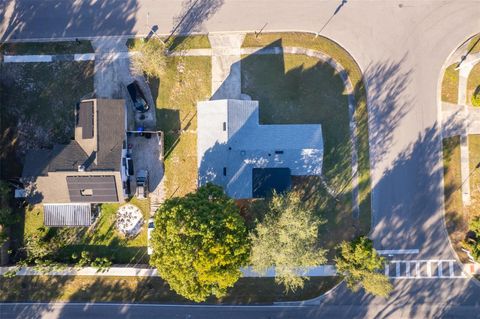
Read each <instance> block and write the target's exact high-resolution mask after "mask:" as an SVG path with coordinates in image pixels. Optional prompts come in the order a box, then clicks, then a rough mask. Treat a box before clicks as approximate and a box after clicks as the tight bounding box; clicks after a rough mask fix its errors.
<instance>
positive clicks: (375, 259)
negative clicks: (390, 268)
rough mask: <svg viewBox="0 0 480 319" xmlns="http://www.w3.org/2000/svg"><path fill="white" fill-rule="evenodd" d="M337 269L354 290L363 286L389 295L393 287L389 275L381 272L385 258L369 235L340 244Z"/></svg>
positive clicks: (377, 293)
mask: <svg viewBox="0 0 480 319" xmlns="http://www.w3.org/2000/svg"><path fill="white" fill-rule="evenodd" d="M335 261H336V267H337V271H338V272H339V273H340V274H342V275H343V277H344V278H345V281H346V283H347V286H348V287H349V288H350V289H352V290H353V291H358V290H359V289H360V288H361V287H363V288H364V289H365V291H366V292H368V293H371V294H374V295H377V296H382V297H388V296H389V295H390V292H391V291H392V289H393V287H392V284H391V283H390V281H389V280H388V278H387V276H385V275H384V274H382V273H380V272H379V271H381V270H383V268H384V264H385V258H383V257H381V256H380V255H378V253H377V251H376V250H375V248H373V243H372V241H371V240H370V239H368V238H367V237H364V236H362V237H359V238H357V239H356V240H353V241H351V242H345V241H344V242H342V243H341V244H340V255H339V256H337V257H336V258H335Z"/></svg>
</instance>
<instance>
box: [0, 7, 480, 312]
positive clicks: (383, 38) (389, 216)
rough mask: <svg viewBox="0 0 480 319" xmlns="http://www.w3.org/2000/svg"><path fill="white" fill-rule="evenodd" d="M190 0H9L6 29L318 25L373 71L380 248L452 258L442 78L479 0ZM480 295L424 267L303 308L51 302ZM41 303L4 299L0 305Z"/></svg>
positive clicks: (404, 303) (471, 305)
mask: <svg viewBox="0 0 480 319" xmlns="http://www.w3.org/2000/svg"><path fill="white" fill-rule="evenodd" d="M186 3H187V2H182V1H176V0H168V1H167V0H158V1H154V0H141V1H140V0H137V1H134V0H126V1H120V0H114V1H75V2H70V1H53V0H46V1H33V0H28V1H10V2H9V1H6V2H3V3H1V4H0V35H1V38H2V39H4V40H5V39H10V40H15V39H38V38H75V37H96V36H118V35H130V34H146V33H147V32H148V29H149V28H148V27H147V26H153V25H156V26H157V27H158V32H159V33H165V34H167V33H169V32H171V31H172V30H175V31H176V32H181V33H190V32H222V31H224V32H227V31H250V30H259V29H261V28H262V27H263V26H265V31H276V30H303V31H311V32H317V31H320V30H321V31H322V32H321V34H322V35H325V36H327V37H329V38H331V39H333V40H335V41H337V42H338V43H340V44H341V45H342V46H343V47H344V48H345V49H347V50H348V51H349V52H350V53H351V54H352V56H353V57H354V58H355V59H356V61H357V62H358V63H359V65H360V67H361V69H362V70H363V72H364V78H365V82H366V84H367V91H368V103H369V129H370V136H369V140H370V161H371V176H372V208H373V220H372V224H373V225H372V233H371V237H372V238H373V239H374V241H375V246H376V248H378V249H393V250H396V249H418V250H419V253H418V254H416V255H414V256H398V257H399V258H403V259H409V258H410V259H454V258H455V254H454V252H453V250H452V249H451V247H450V244H449V241H448V236H447V233H446V230H445V225H444V219H443V214H444V206H443V166H442V144H441V135H440V127H439V123H440V122H439V116H440V114H439V111H438V108H439V93H438V90H439V86H440V79H439V78H440V74H441V72H442V67H443V64H444V62H445V61H446V59H447V58H448V56H449V55H450V54H451V53H452V51H453V50H454V49H455V48H456V47H457V46H458V45H460V44H461V43H463V42H464V41H465V40H466V39H468V38H469V37H470V36H472V35H473V34H475V33H478V32H480V18H479V17H480V1H464V0H455V1H413V0H412V1H387V0H385V1H364V0H357V1H355V0H350V1H348V2H347V3H345V4H344V5H343V6H341V7H340V3H341V1H309V0H297V1H287V0H225V1H222V0H198V1H197V2H195V6H194V7H193V9H190V6H189V5H186ZM189 3H191V2H189ZM335 12H336V14H334V13H335ZM2 34H3V35H2ZM478 296H480V288H479V286H478V285H477V283H475V282H473V281H472V280H470V279H428V280H426V279H421V280H396V281H395V291H394V293H393V295H392V297H391V298H390V299H388V300H384V299H381V298H373V297H371V296H365V295H363V294H362V293H357V294H352V293H349V292H348V291H346V289H345V287H343V286H340V287H338V288H337V289H335V290H334V291H332V292H331V293H329V294H328V295H326V296H324V297H322V298H319V299H318V300H315V301H312V303H311V304H312V306H308V307H303V308H290V307H288V308H287V307H258V308H252V307H250V308H231V307H214V308H197V307H195V308H190V307H189V308H184V307H181V306H171V307H158V306H135V305H124V306H116V305H111V306H89V307H85V306H82V307H79V306H70V305H69V306H65V307H64V306H63V305H60V306H54V307H53V310H54V311H60V312H58V313H57V314H62V316H63V314H67V316H66V317H69V318H70V317H71V318H81V317H82V316H84V317H89V318H95V316H97V317H101V314H102V313H104V314H105V313H107V314H115V316H124V317H128V318H134V317H136V316H137V315H138V314H143V315H142V316H141V317H142V318H149V316H155V318H163V317H165V318H167V317H168V318H172V317H173V318H207V317H210V318H211V317H213V316H215V317H218V318H307V317H321V316H322V317H326V318H328V317H335V318H337V317H338V318H340V317H358V318H363V317H379V318H383V317H389V318H391V317H398V318H405V317H417V318H427V317H449V316H450V317H457V316H458V317H466V316H467V315H468V314H471V315H473V316H474V317H475V316H479V315H478V314H479V313H480V312H479V311H480V303H479V301H478V299H479V298H478ZM44 308H45V307H44V306H42V305H33V306H30V305H24V306H19V305H13V306H12V305H2V306H0V317H1V318H2V319H3V318H4V317H3V316H1V315H2V314H3V315H4V316H12V317H15V316H19V317H21V315H20V314H21V312H22V311H32V309H44ZM59 308H61V310H58V309H59ZM105 309H107V310H105ZM93 310H95V312H93ZM193 310H194V311H193ZM2 312H3V313H2ZM7 312H8V313H7ZM7 318H8V317H7Z"/></svg>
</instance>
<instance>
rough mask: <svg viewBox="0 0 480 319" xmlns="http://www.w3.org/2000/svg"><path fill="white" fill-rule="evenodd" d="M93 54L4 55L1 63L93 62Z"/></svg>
mask: <svg viewBox="0 0 480 319" xmlns="http://www.w3.org/2000/svg"><path fill="white" fill-rule="evenodd" d="M94 60H95V54H94V53H80V54H56V55H4V56H3V63H41V62H47V63H48V62H59V61H62V62H63V61H94Z"/></svg>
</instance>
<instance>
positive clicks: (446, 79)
mask: <svg viewBox="0 0 480 319" xmlns="http://www.w3.org/2000/svg"><path fill="white" fill-rule="evenodd" d="M456 67H457V63H454V64H452V65H450V66H448V68H446V69H445V73H444V74H443V80H442V101H443V102H448V103H453V104H457V103H458V77H459V72H458V70H455V68H456Z"/></svg>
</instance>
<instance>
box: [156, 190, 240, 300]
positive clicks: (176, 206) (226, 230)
mask: <svg viewBox="0 0 480 319" xmlns="http://www.w3.org/2000/svg"><path fill="white" fill-rule="evenodd" d="M151 245H152V248H153V254H152V257H151V259H150V260H151V261H150V263H151V264H152V265H153V266H155V267H156V268H157V269H158V272H159V274H160V276H161V277H162V278H163V279H164V280H165V281H167V282H168V284H169V285H170V287H171V288H172V289H173V290H174V291H176V292H177V293H178V294H180V295H182V296H184V297H186V298H188V299H191V300H193V301H196V302H201V301H204V300H206V299H207V298H208V297H209V296H211V295H214V296H216V297H222V296H224V295H225V294H226V291H227V288H229V287H232V286H233V285H234V284H235V282H236V281H237V280H238V279H239V278H240V276H241V272H240V267H241V266H244V265H245V263H246V262H247V260H248V255H249V242H248V235H247V230H246V227H245V224H244V221H243V219H242V217H241V216H240V214H239V210H238V208H237V206H236V205H235V202H234V201H233V200H232V199H230V198H229V197H228V196H227V195H225V193H224V192H223V190H222V188H220V187H218V186H215V185H213V184H207V185H205V186H202V187H200V188H199V189H198V190H197V191H196V192H195V193H190V194H188V195H186V196H185V197H182V198H172V199H168V200H166V201H165V202H164V203H163V204H162V206H160V207H159V209H158V211H157V213H156V214H155V228H154V230H153V232H152V238H151Z"/></svg>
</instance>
